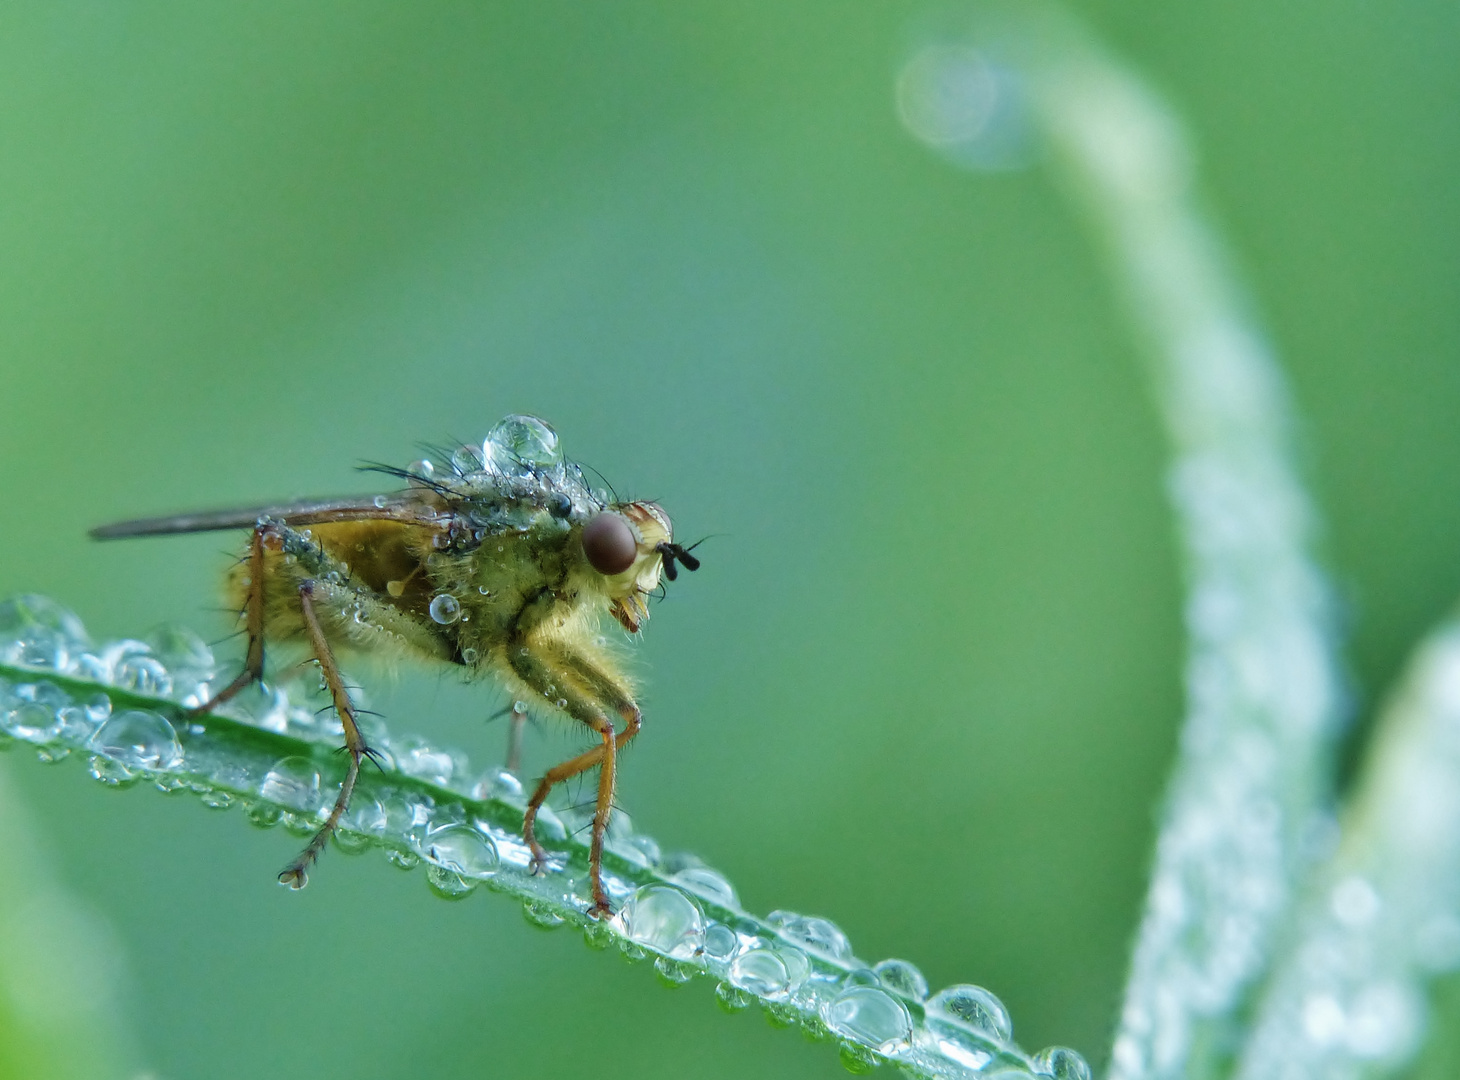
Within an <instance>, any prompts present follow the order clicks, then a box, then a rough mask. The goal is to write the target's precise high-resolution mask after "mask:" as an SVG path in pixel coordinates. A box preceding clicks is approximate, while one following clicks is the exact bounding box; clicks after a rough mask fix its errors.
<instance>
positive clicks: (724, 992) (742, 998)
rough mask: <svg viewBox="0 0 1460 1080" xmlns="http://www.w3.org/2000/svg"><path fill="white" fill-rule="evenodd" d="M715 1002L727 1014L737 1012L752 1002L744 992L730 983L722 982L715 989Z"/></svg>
mask: <svg viewBox="0 0 1460 1080" xmlns="http://www.w3.org/2000/svg"><path fill="white" fill-rule="evenodd" d="M715 1000H716V1001H717V1002H719V1004H720V1008H722V1009H724V1010H725V1011H726V1012H728V1013H735V1012H739V1011H740V1010H741V1009H744V1008H745V1007H746V1006H747V1005H749V1004H750V1003H751V1001H752V1000H754V999H753V998H752V997H751V996H750V995H749V994H747V993H746V992H745V991H744V990H741V989H740V988H739V987H737V986H733V985H732V984H730V983H727V982H722V983H721V984H720V985H719V986H717V987H715Z"/></svg>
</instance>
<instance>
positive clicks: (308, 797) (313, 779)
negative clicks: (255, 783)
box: [259, 757, 321, 814]
mask: <svg viewBox="0 0 1460 1080" xmlns="http://www.w3.org/2000/svg"><path fill="white" fill-rule="evenodd" d="M320 783H321V780H320V775H319V769H318V768H316V767H315V764H314V762H313V761H311V760H310V759H309V758H307V757H287V758H284V759H283V760H282V761H280V762H279V763H278V764H276V765H275V766H274V767H273V768H272V769H270V770H269V771H268V773H267V774H266V775H265V776H264V782H263V783H262V784H261V785H260V786H259V796H260V797H261V798H264V799H267V800H268V801H269V802H271V803H274V804H276V805H278V806H282V807H285V808H286V809H289V810H297V811H300V812H302V813H305V814H313V813H315V812H316V811H317V810H318V809H319V807H320V802H321V799H320Z"/></svg>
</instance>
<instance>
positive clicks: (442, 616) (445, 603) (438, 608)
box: [431, 593, 461, 626]
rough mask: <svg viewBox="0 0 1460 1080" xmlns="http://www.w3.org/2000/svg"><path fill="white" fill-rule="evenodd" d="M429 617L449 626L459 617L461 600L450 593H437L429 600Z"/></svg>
mask: <svg viewBox="0 0 1460 1080" xmlns="http://www.w3.org/2000/svg"><path fill="white" fill-rule="evenodd" d="M431 618H433V619H435V620H436V621H437V622H438V623H440V624H441V625H442V626H450V625H451V624H452V623H454V622H455V621H456V620H457V619H459V618H461V602H460V601H458V600H457V599H456V597H454V596H452V595H451V594H450V593H438V594H437V595H436V596H435V597H434V598H432V600H431Z"/></svg>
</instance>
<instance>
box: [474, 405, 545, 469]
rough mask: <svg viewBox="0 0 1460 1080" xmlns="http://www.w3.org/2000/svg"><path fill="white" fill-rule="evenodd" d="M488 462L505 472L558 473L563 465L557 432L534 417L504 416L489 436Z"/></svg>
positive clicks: (487, 441)
mask: <svg viewBox="0 0 1460 1080" xmlns="http://www.w3.org/2000/svg"><path fill="white" fill-rule="evenodd" d="M482 448H483V450H484V451H485V452H486V455H487V460H488V461H489V462H490V463H491V464H492V465H493V466H495V467H496V468H497V469H499V470H500V471H502V472H505V473H509V474H510V473H522V472H546V471H555V470H557V469H558V468H559V467H561V465H562V464H563V451H562V449H561V448H560V447H559V446H558V433H557V432H556V431H554V430H553V429H552V428H551V427H550V426H549V425H548V423H547V422H546V421H544V420H539V419H538V418H537V417H535V416H526V415H524V414H521V413H513V414H512V415H511V416H504V417H503V418H502V419H501V420H498V421H497V423H496V424H495V425H494V426H493V427H492V430H491V431H490V432H488V433H487V439H486V442H485V443H484V444H483V447H482Z"/></svg>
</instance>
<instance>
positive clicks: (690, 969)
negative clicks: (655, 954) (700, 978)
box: [654, 956, 698, 986]
mask: <svg viewBox="0 0 1460 1080" xmlns="http://www.w3.org/2000/svg"><path fill="white" fill-rule="evenodd" d="M654 970H655V971H656V972H658V974H659V981H660V982H662V983H663V984H664V985H665V986H683V985H684V984H685V983H687V982H689V981H690V980H691V979H693V978H694V977H695V975H696V974H698V972H696V970H695V968H694V965H692V964H682V963H680V962H679V961H678V960H671V959H669V957H667V956H661V957H659V958H658V959H656V960H655V961H654Z"/></svg>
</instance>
